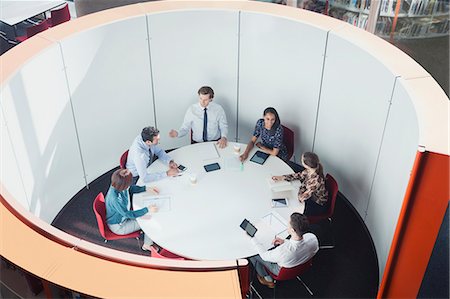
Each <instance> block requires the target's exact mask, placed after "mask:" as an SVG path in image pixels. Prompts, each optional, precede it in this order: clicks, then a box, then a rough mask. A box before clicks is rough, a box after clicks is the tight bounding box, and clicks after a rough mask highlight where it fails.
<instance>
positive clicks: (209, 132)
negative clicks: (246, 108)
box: [169, 86, 228, 148]
mask: <svg viewBox="0 0 450 299" xmlns="http://www.w3.org/2000/svg"><path fill="white" fill-rule="evenodd" d="M198 97H199V103H196V104H193V105H191V106H190V107H189V108H188V110H187V111H186V114H185V115H184V120H183V124H182V125H181V128H180V129H179V130H178V132H177V131H176V130H171V131H170V132H169V136H170V137H173V138H174V137H183V136H185V135H186V134H188V133H189V132H190V131H191V130H192V141H193V143H197V142H205V141H217V144H218V145H219V147H220V148H224V147H226V146H227V134H228V123H227V117H226V115H225V111H224V110H223V108H222V106H220V105H219V104H216V103H212V99H213V98H214V90H213V89H212V88H211V87H209V86H203V87H201V88H200V89H199V90H198Z"/></svg>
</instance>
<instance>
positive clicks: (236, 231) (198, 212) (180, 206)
mask: <svg viewBox="0 0 450 299" xmlns="http://www.w3.org/2000/svg"><path fill="white" fill-rule="evenodd" d="M234 144H236V143H231V142H229V143H228V146H227V147H226V148H224V149H219V148H218V146H217V145H215V142H207V143H198V144H193V145H188V146H185V147H182V148H179V149H177V150H174V151H172V152H170V153H169V155H170V156H171V157H172V158H173V159H174V160H175V162H177V163H178V164H182V165H184V166H186V167H187V170H186V171H185V172H184V174H183V175H181V176H178V177H168V178H165V179H163V180H160V181H157V182H154V183H151V184H148V185H147V186H154V187H157V188H158V189H159V190H160V194H159V196H158V197H161V198H166V199H163V200H162V201H163V202H164V201H165V202H166V203H167V198H169V200H168V201H169V202H170V205H167V204H166V205H165V206H162V207H161V210H160V211H158V212H156V213H149V214H147V215H145V216H143V217H140V218H138V222H139V224H140V225H141V228H142V229H143V231H144V232H145V233H146V234H148V235H149V236H150V238H152V239H153V240H154V241H155V242H156V243H157V244H159V245H160V246H162V247H164V248H166V249H168V250H170V251H172V252H174V253H177V254H180V255H182V256H185V257H188V258H192V259H198V260H229V259H237V258H245V257H248V256H252V255H255V254H256V253H257V252H256V250H255V248H254V246H253V244H252V242H251V241H250V237H248V236H247V234H246V233H245V232H244V231H243V230H242V229H241V228H240V227H239V225H240V224H241V222H242V220H243V219H244V218H246V219H248V220H249V221H250V222H252V223H253V224H255V225H256V227H258V232H257V233H256V236H255V237H256V238H257V239H258V238H260V239H261V240H262V239H264V238H265V239H267V238H270V239H273V237H274V236H275V235H274V233H273V231H270V229H268V228H267V225H265V224H264V222H263V221H262V218H263V217H264V216H265V215H268V214H270V213H271V212H273V213H274V215H278V216H281V217H282V218H284V221H285V223H287V220H288V219H289V216H290V214H291V213H292V212H294V211H299V212H303V209H304V206H303V204H300V203H299V201H298V200H297V191H298V184H296V185H294V188H292V190H291V191H284V192H281V193H280V192H278V193H274V192H273V191H272V189H271V187H270V185H269V182H268V179H270V177H271V176H272V175H282V174H287V173H292V169H291V168H290V167H289V166H288V165H287V164H286V163H285V162H283V161H282V160H281V159H279V158H277V157H273V156H270V157H269V158H268V159H267V161H266V162H265V163H264V165H259V164H256V163H253V162H251V161H249V160H250V157H251V156H252V155H253V153H254V152H255V151H256V148H255V149H253V150H252V152H251V154H250V155H249V159H248V160H247V161H246V162H244V164H243V167H241V166H240V162H239V160H238V155H237V154H235V153H234V152H233V145H234ZM240 146H241V152H242V151H243V150H244V148H245V145H243V144H241V145H240ZM214 162H218V163H219V164H220V166H221V169H220V170H217V171H213V172H208V173H207V172H206V171H205V170H204V168H203V165H205V164H210V163H214ZM167 169H168V166H167V165H164V164H163V163H161V162H160V161H159V160H157V161H155V162H154V163H153V164H152V165H151V166H150V167H149V169H148V171H149V172H155V171H165V170H167ZM192 174H196V176H197V183H196V184H195V185H193V184H191V182H190V176H191V175H192ZM139 183H140V182H138V185H139ZM153 197H154V196H153ZM278 197H286V198H288V201H289V205H288V207H284V208H272V198H278ZM150 198H152V195H149V194H148V193H139V194H135V195H134V199H133V204H134V208H135V209H139V208H142V207H144V206H147V205H148V204H149V203H150V200H151V199H150ZM266 219H267V218H266ZM268 234H270V236H269V237H268V236H267V235H268ZM272 234H273V235H272ZM285 234H286V232H284V233H282V234H281V235H282V236H284V235H285Z"/></svg>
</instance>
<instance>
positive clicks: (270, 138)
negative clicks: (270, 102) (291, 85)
mask: <svg viewBox="0 0 450 299" xmlns="http://www.w3.org/2000/svg"><path fill="white" fill-rule="evenodd" d="M263 117H264V118H261V119H259V120H258V121H257V122H256V126H255V131H254V132H253V137H252V139H251V140H250V142H249V143H248V144H247V147H246V149H245V151H244V153H243V154H242V155H241V156H240V160H241V161H245V160H246V159H247V158H248V154H249V152H250V151H251V150H252V148H253V146H255V142H256V140H258V137H261V142H258V143H256V146H257V147H259V149H260V150H261V151H263V152H265V153H267V154H270V155H273V156H278V157H280V158H281V159H283V160H287V157H288V153H287V149H286V146H285V145H284V143H283V127H282V126H281V122H280V117H279V116H278V112H277V110H275V108H272V107H268V108H266V109H265V110H264V114H263Z"/></svg>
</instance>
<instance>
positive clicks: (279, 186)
mask: <svg viewBox="0 0 450 299" xmlns="http://www.w3.org/2000/svg"><path fill="white" fill-rule="evenodd" d="M267 182H268V183H269V187H270V190H272V192H283V191H292V190H294V189H295V188H294V186H292V184H291V182H287V181H274V180H272V178H268V179H267Z"/></svg>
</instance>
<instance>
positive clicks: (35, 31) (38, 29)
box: [16, 20, 49, 42]
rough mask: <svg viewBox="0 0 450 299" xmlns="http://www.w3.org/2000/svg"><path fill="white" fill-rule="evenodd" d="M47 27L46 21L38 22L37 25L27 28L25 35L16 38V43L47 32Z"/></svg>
mask: <svg viewBox="0 0 450 299" xmlns="http://www.w3.org/2000/svg"><path fill="white" fill-rule="evenodd" d="M48 27H49V26H48V23H47V20H43V21H42V22H40V23H38V24H36V25H33V26H31V27H28V28H27V35H24V36H18V37H16V41H18V42H23V41H24V40H26V39H28V38H30V37H32V36H33V35H36V34H38V33H39V32H42V31H44V30H47V29H48Z"/></svg>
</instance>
